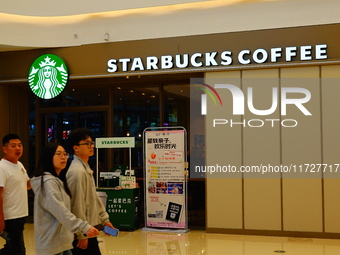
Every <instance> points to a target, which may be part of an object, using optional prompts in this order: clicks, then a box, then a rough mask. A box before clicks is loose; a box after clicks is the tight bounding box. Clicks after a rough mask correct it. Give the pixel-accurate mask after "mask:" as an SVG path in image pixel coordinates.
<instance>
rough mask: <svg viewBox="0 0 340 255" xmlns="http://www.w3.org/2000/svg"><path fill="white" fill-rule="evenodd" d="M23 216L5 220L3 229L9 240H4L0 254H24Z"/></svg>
mask: <svg viewBox="0 0 340 255" xmlns="http://www.w3.org/2000/svg"><path fill="white" fill-rule="evenodd" d="M24 225H25V218H18V219H12V220H5V229H4V231H6V232H7V233H8V237H9V238H10V241H7V240H6V244H5V246H4V248H2V249H1V250H0V255H13V254H15V255H25V254H26V249H25V243H24Z"/></svg>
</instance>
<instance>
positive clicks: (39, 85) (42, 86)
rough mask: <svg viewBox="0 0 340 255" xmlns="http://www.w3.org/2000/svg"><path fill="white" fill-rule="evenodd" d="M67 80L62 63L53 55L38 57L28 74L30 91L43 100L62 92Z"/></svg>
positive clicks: (65, 70) (66, 73) (66, 72)
mask: <svg viewBox="0 0 340 255" xmlns="http://www.w3.org/2000/svg"><path fill="white" fill-rule="evenodd" d="M67 80H68V71H67V67H66V65H65V63H64V61H63V60H62V59H61V58H60V57H58V56H56V55H54V54H45V55H42V56H40V57H38V58H37V59H36V60H35V61H34V62H33V64H32V65H31V68H30V70H29V74H28V84H29V85H30V88H31V90H32V91H33V93H34V94H36V95H37V96H38V97H40V98H43V99H51V98H54V97H56V96H58V95H59V94H60V93H61V92H62V91H63V90H64V88H65V86H66V83H67Z"/></svg>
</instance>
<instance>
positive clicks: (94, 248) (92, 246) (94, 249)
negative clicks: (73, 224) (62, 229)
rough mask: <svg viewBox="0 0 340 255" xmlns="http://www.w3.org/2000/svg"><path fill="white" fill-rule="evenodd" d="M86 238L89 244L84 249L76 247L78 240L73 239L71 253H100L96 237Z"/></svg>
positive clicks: (95, 254) (87, 254)
mask: <svg viewBox="0 0 340 255" xmlns="http://www.w3.org/2000/svg"><path fill="white" fill-rule="evenodd" d="M88 240H89V244H88V246H87V249H86V250H83V249H80V248H77V243H78V240H77V239H76V240H74V241H73V247H74V248H73V250H72V254H73V255H101V253H100V249H99V244H98V239H97V237H93V238H89V239H88Z"/></svg>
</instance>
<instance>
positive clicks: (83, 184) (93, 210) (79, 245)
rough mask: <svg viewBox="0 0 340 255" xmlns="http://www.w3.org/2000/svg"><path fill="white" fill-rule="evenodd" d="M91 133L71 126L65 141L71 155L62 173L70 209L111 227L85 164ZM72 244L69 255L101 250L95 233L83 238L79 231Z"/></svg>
mask: <svg viewBox="0 0 340 255" xmlns="http://www.w3.org/2000/svg"><path fill="white" fill-rule="evenodd" d="M91 136H92V134H91V131H90V130H88V129H85V128H79V129H75V130H73V131H72V132H71V133H70V135H69V138H68V141H69V145H70V146H71V147H72V149H73V152H74V159H73V160H72V162H71V165H70V167H69V169H68V171H67V173H66V180H67V183H68V186H69V188H70V191H71V195H72V197H71V211H72V213H73V214H74V215H75V216H77V217H78V218H80V219H82V220H84V221H87V222H88V224H90V225H92V226H96V225H98V224H102V225H106V226H109V227H111V228H113V226H112V224H111V223H110V222H109V215H108V214H107V213H106V210H105V208H104V205H103V203H102V202H101V200H100V198H99V197H98V195H97V193H96V186H95V183H94V178H93V171H92V170H91V169H90V166H89V164H88V161H89V158H90V157H91V156H93V154H94V147H95V144H94V142H93V141H92V137H91ZM73 246H74V249H73V250H72V253H73V255H78V254H82V255H83V254H86V255H100V254H101V253H100V249H99V246H98V240H97V238H96V237H94V238H87V237H85V236H84V235H83V234H81V233H79V234H77V238H76V240H75V241H74V243H73Z"/></svg>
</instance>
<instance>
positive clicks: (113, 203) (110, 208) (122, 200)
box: [97, 188, 140, 231]
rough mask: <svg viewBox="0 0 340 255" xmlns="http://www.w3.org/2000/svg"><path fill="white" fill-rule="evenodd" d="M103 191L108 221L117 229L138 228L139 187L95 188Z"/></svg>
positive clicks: (130, 229)
mask: <svg viewBox="0 0 340 255" xmlns="http://www.w3.org/2000/svg"><path fill="white" fill-rule="evenodd" d="M97 191H98V192H105V193H106V195H107V197H106V211H107V213H108V214H109V216H110V222H111V223H112V224H113V226H115V227H116V228H118V229H119V230H129V231H132V230H135V229H138V228H139V210H140V206H139V205H140V189H139V188H135V189H121V190H117V189H114V188H97Z"/></svg>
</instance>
